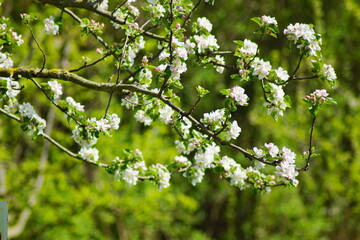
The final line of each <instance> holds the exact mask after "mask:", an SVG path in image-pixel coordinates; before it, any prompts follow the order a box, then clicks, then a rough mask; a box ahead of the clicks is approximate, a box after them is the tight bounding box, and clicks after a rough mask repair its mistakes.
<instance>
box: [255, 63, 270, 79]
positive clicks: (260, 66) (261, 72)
mask: <svg viewBox="0 0 360 240" xmlns="http://www.w3.org/2000/svg"><path fill="white" fill-rule="evenodd" d="M251 67H252V68H253V76H257V77H258V78H259V79H260V80H261V79H264V78H266V77H267V75H268V74H269V72H270V70H271V65H270V62H268V61H266V62H265V61H264V60H262V59H259V58H255V59H254V61H253V63H252V64H251Z"/></svg>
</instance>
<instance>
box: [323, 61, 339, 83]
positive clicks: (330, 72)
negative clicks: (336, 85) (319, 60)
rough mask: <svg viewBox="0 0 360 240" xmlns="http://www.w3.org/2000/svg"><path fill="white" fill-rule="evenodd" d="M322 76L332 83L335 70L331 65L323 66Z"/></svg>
mask: <svg viewBox="0 0 360 240" xmlns="http://www.w3.org/2000/svg"><path fill="white" fill-rule="evenodd" d="M323 75H324V77H325V78H326V79H327V80H329V81H334V80H335V79H336V73H335V70H334V68H333V67H332V66H331V65H326V64H324V67H323Z"/></svg>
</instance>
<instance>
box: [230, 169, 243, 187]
mask: <svg viewBox="0 0 360 240" xmlns="http://www.w3.org/2000/svg"><path fill="white" fill-rule="evenodd" d="M229 177H230V184H231V185H234V186H238V187H241V186H242V185H244V184H245V180H246V179H247V175H246V170H245V169H242V168H241V167H237V168H236V169H235V171H233V172H230V174H229Z"/></svg>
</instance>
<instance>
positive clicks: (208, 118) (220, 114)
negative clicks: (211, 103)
mask: <svg viewBox="0 0 360 240" xmlns="http://www.w3.org/2000/svg"><path fill="white" fill-rule="evenodd" d="M224 118H225V109H217V110H215V111H212V112H210V113H205V114H204V116H203V118H202V119H201V122H203V123H205V124H208V125H212V124H222V123H223V121H224V120H225V119H224ZM216 128H219V126H217V127H216Z"/></svg>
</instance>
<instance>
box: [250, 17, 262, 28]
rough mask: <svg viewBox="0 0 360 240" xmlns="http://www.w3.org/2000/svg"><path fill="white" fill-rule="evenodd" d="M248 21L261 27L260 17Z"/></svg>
mask: <svg viewBox="0 0 360 240" xmlns="http://www.w3.org/2000/svg"><path fill="white" fill-rule="evenodd" d="M250 20H251V21H253V22H255V23H257V24H258V25H259V26H261V18H260V17H253V18H250Z"/></svg>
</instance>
